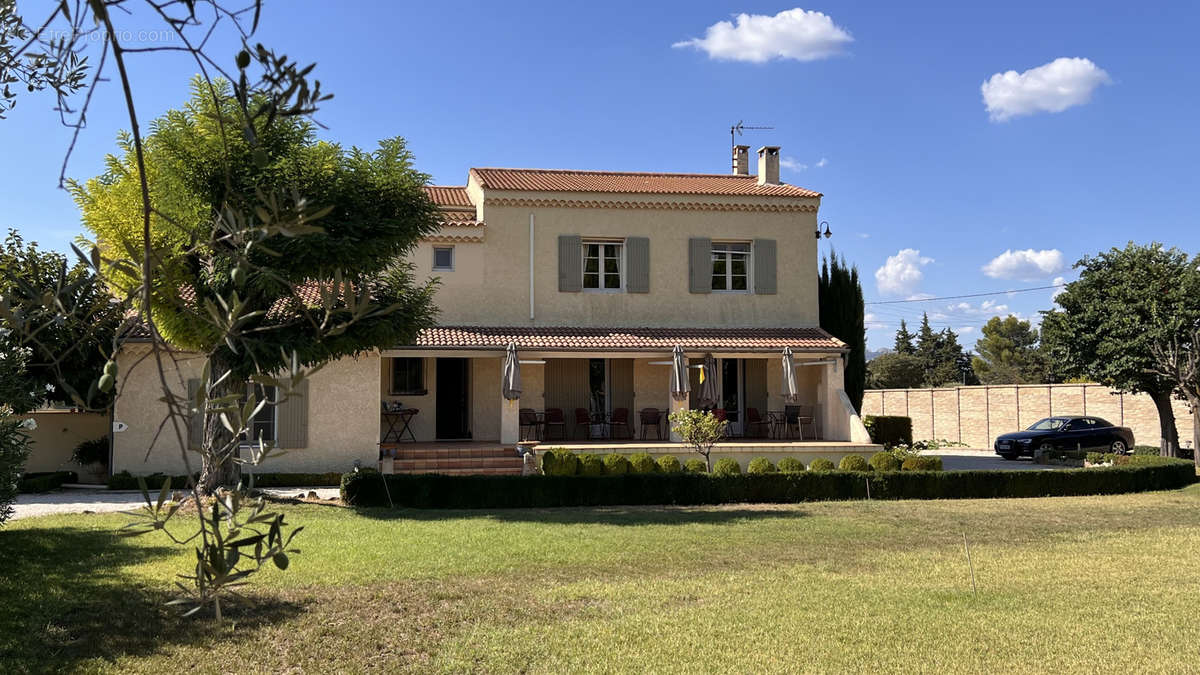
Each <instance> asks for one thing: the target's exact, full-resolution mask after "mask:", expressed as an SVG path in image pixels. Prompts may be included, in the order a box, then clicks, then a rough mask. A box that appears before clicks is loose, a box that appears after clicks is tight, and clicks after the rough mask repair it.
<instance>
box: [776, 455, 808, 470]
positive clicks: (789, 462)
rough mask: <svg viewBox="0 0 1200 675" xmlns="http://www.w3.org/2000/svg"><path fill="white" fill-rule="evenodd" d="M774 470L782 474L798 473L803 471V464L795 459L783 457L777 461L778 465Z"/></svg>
mask: <svg viewBox="0 0 1200 675" xmlns="http://www.w3.org/2000/svg"><path fill="white" fill-rule="evenodd" d="M775 468H777V469H779V470H780V471H781V472H783V473H799V472H801V471H803V470H804V462H801V461H800V460H798V459H796V458H795V457H784V458H783V459H781V460H779V465H778V466H777V467H775Z"/></svg>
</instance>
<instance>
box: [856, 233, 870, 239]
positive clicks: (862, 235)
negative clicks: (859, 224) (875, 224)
mask: <svg viewBox="0 0 1200 675" xmlns="http://www.w3.org/2000/svg"><path fill="white" fill-rule="evenodd" d="M858 238H859V239H870V238H871V235H870V233H867V232H859V233H858Z"/></svg>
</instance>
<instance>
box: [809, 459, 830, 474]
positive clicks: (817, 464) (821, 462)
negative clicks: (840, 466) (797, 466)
mask: <svg viewBox="0 0 1200 675" xmlns="http://www.w3.org/2000/svg"><path fill="white" fill-rule="evenodd" d="M836 468H837V467H836V466H834V465H833V462H831V461H829V460H828V459H825V458H824V457H818V458H816V459H814V460H813V461H811V462H809V463H808V470H809V471H833V470H834V469H836Z"/></svg>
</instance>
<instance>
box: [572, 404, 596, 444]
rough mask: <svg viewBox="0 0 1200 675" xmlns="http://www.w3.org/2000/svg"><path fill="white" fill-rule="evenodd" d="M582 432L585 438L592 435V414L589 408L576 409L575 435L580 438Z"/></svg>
mask: <svg viewBox="0 0 1200 675" xmlns="http://www.w3.org/2000/svg"><path fill="white" fill-rule="evenodd" d="M581 433H582V434H583V437H584V438H588V439H590V438H591V437H592V414H591V413H589V412H588V409H587V408H576V409H575V437H576V438H579V434H581Z"/></svg>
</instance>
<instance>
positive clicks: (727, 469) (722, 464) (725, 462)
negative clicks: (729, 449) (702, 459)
mask: <svg viewBox="0 0 1200 675" xmlns="http://www.w3.org/2000/svg"><path fill="white" fill-rule="evenodd" d="M712 472H713V475H714V476H736V475H738V474H740V473H741V472H742V465H741V464H738V461H737V460H736V459H734V458H732V457H722V458H721V459H718V460H717V463H716V464H713V470H712Z"/></svg>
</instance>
